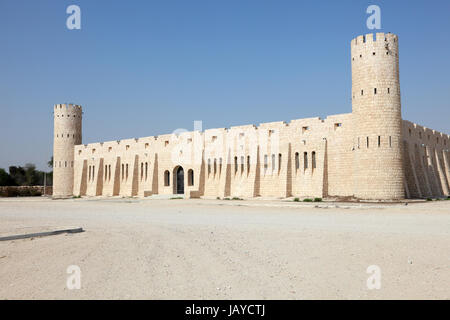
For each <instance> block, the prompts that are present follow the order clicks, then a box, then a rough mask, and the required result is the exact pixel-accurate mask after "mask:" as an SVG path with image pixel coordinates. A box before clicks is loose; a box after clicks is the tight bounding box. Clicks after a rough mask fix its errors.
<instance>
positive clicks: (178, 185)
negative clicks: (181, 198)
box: [174, 166, 184, 194]
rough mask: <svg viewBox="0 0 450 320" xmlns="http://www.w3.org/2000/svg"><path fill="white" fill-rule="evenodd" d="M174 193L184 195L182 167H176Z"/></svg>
mask: <svg viewBox="0 0 450 320" xmlns="http://www.w3.org/2000/svg"><path fill="white" fill-rule="evenodd" d="M174 177H175V183H174V187H175V190H174V191H175V193H176V194H184V170H183V167H181V166H180V167H178V168H176V169H175V174H174Z"/></svg>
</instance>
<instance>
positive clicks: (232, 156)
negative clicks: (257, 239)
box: [53, 33, 450, 200]
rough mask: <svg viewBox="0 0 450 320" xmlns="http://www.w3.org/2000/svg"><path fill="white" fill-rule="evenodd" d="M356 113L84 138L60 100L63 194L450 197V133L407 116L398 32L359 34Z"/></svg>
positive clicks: (72, 108)
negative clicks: (404, 113) (136, 135)
mask: <svg viewBox="0 0 450 320" xmlns="http://www.w3.org/2000/svg"><path fill="white" fill-rule="evenodd" d="M350 59H351V65H352V92H351V95H352V113H348V114H339V115H333V116H329V117H327V118H326V119H320V118H307V119H298V120H292V121H290V122H289V123H286V122H271V123H263V124H260V125H259V126H254V125H246V126H236V127H231V128H221V129H210V130H205V131H200V130H198V131H193V132H182V133H177V134H175V133H174V134H167V135H161V136H153V137H145V138H139V139H127V140H117V141H110V142H102V143H92V144H87V145H83V144H81V143H82V142H81V141H82V129H81V123H82V110H81V107H80V106H77V105H71V104H69V105H64V104H62V105H61V104H58V105H55V107H54V128H55V131H54V182H53V184H54V186H53V195H54V197H70V196H79V195H81V196H85V195H86V196H140V197H146V196H151V195H156V194H166V195H170V194H184V195H185V196H186V197H188V198H189V197H193V198H194V197H195V198H198V197H214V198H216V197H220V198H223V197H258V196H262V197H291V196H294V197H300V198H301V197H353V198H358V199H369V200H397V199H404V198H426V197H441V196H448V195H449V182H450V159H449V157H450V154H449V148H450V141H449V135H447V134H442V133H440V132H437V131H435V130H431V129H428V128H425V127H422V126H419V125H417V124H415V123H411V122H409V121H406V120H402V116H401V101H400V82H399V51H398V37H397V36H396V35H394V34H390V33H388V34H384V33H377V34H376V36H373V35H372V34H368V35H366V36H359V37H357V38H356V39H353V40H352V41H351V57H350Z"/></svg>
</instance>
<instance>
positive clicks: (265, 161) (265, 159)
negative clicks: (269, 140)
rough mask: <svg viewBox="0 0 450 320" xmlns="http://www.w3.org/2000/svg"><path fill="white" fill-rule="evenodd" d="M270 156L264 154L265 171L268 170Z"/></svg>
mask: <svg viewBox="0 0 450 320" xmlns="http://www.w3.org/2000/svg"><path fill="white" fill-rule="evenodd" d="M268 162H269V160H268V157H267V154H265V155H264V173H265V172H266V171H267V166H268Z"/></svg>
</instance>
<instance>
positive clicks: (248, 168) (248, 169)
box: [247, 156, 250, 174]
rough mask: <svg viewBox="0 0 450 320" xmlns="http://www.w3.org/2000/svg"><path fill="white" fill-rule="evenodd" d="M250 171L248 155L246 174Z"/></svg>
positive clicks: (248, 157)
mask: <svg viewBox="0 0 450 320" xmlns="http://www.w3.org/2000/svg"><path fill="white" fill-rule="evenodd" d="M249 173H250V156H247V174H249Z"/></svg>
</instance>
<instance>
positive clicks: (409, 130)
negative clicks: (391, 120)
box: [408, 129, 411, 137]
mask: <svg viewBox="0 0 450 320" xmlns="http://www.w3.org/2000/svg"><path fill="white" fill-rule="evenodd" d="M408 132H409V136H410V137H411V129H408Z"/></svg>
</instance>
